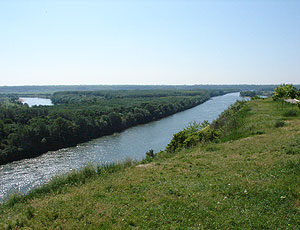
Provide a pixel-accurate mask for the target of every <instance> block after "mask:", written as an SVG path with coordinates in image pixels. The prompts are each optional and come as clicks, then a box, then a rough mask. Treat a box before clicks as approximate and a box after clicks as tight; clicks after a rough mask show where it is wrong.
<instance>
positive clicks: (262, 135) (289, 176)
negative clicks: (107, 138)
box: [0, 100, 300, 229]
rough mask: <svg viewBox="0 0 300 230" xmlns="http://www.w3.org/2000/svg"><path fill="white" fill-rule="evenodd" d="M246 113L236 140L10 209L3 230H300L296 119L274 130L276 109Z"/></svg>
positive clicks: (263, 103)
mask: <svg viewBox="0 0 300 230" xmlns="http://www.w3.org/2000/svg"><path fill="white" fill-rule="evenodd" d="M285 106H287V105H285ZM285 110H286V109H285ZM295 110H296V108H295ZM246 111H247V113H241V114H243V117H240V118H239V120H240V124H242V125H240V126H239V128H237V129H236V130H235V131H234V132H233V133H231V134H230V136H231V137H232V138H233V139H234V140H230V141H227V142H224V143H210V144H207V145H199V146H197V147H195V148H193V149H189V150H183V151H181V152H178V153H177V154H175V155H172V156H168V155H165V156H162V157H161V158H160V159H158V160H154V161H153V162H152V163H150V164H145V165H139V166H136V165H132V166H130V167H127V168H120V169H118V170H115V172H114V173H109V174H108V173H106V174H105V173H104V174H101V176H94V177H92V178H90V179H88V180H87V181H86V182H85V183H84V184H81V185H77V186H70V185H67V186H64V187H63V188H62V189H59V192H58V191H56V192H51V193H48V194H42V195H36V196H33V197H34V198H31V199H28V200H26V201H23V202H20V203H16V204H15V205H11V206H9V205H8V204H5V205H3V206H2V207H0V229H2V228H7V227H12V228H18V226H24V227H27V229H31V228H32V229H101V227H102V228H116V229H127V228H129V227H139V228H140V229H145V228H151V229H153V228H159V229H170V228H171V229H184V228H185V227H187V226H189V227H191V228H195V229H208V228H209V229H214V228H221V229H232V228H233V229H234V228H236V229H239V228H242V229H300V227H299V226H300V210H299V209H300V199H299V198H300V196H299V195H300V193H299V192H300V187H299V179H300V154H287V153H297V152H298V153H300V152H299V149H300V118H299V114H298V117H295V118H285V119H286V121H285V123H286V125H285V126H283V127H280V128H275V127H274V124H275V122H276V120H278V119H282V118H283V116H282V114H283V111H282V110H281V106H280V105H279V104H278V105H276V104H275V103H274V102H272V101H271V100H258V101H251V102H249V103H248V105H246ZM245 114H246V116H244V115H245ZM239 133H243V136H244V138H240V139H237V137H238V135H239ZM297 141H298V142H297ZM295 143H298V145H297V144H295ZM141 166H142V167H141Z"/></svg>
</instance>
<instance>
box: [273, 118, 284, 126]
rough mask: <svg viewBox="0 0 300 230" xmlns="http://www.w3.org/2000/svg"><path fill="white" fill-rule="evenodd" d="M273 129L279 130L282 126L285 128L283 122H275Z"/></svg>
mask: <svg viewBox="0 0 300 230" xmlns="http://www.w3.org/2000/svg"><path fill="white" fill-rule="evenodd" d="M274 126H275V128H279V127H283V126H285V122H284V121H282V120H277V121H276V122H275V125H274Z"/></svg>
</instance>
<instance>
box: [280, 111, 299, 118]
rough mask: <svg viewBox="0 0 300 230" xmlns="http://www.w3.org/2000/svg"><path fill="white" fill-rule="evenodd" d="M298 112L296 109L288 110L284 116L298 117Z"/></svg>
mask: <svg viewBox="0 0 300 230" xmlns="http://www.w3.org/2000/svg"><path fill="white" fill-rule="evenodd" d="M297 115H298V113H297V112H296V111H295V110H288V111H286V112H284V113H283V116H285V117H296V116H297Z"/></svg>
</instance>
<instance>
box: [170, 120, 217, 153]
mask: <svg viewBox="0 0 300 230" xmlns="http://www.w3.org/2000/svg"><path fill="white" fill-rule="evenodd" d="M219 135H220V134H219V132H218V131H216V130H214V129H212V128H211V127H210V125H209V123H208V121H204V122H202V123H197V122H193V123H190V125H189V126H188V127H186V128H185V129H184V130H183V131H180V132H178V133H176V134H174V135H173V139H172V140H171V142H170V143H169V144H168V146H167V147H166V151H167V152H171V153H172V152H175V151H177V150H179V149H182V148H189V147H192V146H195V145H197V144H199V143H200V142H209V141H213V140H216V139H217V138H218V137H219Z"/></svg>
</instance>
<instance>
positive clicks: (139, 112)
mask: <svg viewBox="0 0 300 230" xmlns="http://www.w3.org/2000/svg"><path fill="white" fill-rule="evenodd" d="M232 91H233V90H229V89H227V90H226V89H225V90H113V91H105V90H102V91H65V92H56V93H54V94H53V95H52V97H51V99H52V102H53V103H54V106H34V107H28V106H27V105H26V104H25V105H22V104H20V103H17V102H16V103H14V101H16V99H17V98H18V97H17V96H15V95H6V96H5V95H4V96H2V97H0V165H1V164H6V163H8V162H11V161H14V160H20V159H24V158H29V157H35V156H38V155H40V154H42V153H45V152H47V151H49V150H57V149H60V148H64V147H69V146H75V145H76V144H78V143H81V142H85V141H88V140H91V139H94V138H98V137H101V136H104V135H110V134H113V133H114V132H120V131H122V130H124V129H126V128H129V127H132V126H135V125H139V124H144V123H147V122H150V121H154V120H157V119H160V118H163V117H166V116H169V115H172V114H174V113H177V112H180V111H183V110H186V109H189V108H192V107H194V106H197V105H199V104H201V103H203V102H205V101H207V100H208V99H209V98H211V97H213V96H218V95H223V94H225V93H228V92H232Z"/></svg>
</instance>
